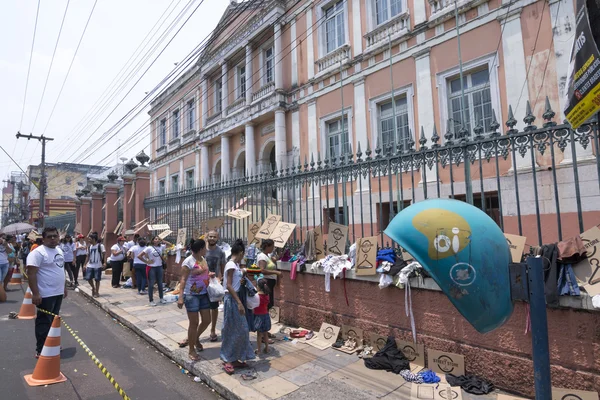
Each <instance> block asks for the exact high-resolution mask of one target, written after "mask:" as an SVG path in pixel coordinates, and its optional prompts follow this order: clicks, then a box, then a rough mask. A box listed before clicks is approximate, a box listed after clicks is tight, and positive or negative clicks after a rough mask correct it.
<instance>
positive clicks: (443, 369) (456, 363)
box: [427, 349, 465, 376]
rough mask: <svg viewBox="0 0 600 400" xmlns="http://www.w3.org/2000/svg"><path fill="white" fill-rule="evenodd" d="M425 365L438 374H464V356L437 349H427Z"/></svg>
mask: <svg viewBox="0 0 600 400" xmlns="http://www.w3.org/2000/svg"><path fill="white" fill-rule="evenodd" d="M427 366H428V367H429V369H431V370H432V371H433V372H437V373H440V374H452V375H456V376H459V375H464V374H465V357H464V356H461V355H459V354H454V353H448V352H445V351H438V350H431V349H430V350H427Z"/></svg>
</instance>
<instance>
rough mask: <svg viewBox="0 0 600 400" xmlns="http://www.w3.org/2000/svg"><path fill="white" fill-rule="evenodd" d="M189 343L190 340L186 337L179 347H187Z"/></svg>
mask: <svg viewBox="0 0 600 400" xmlns="http://www.w3.org/2000/svg"><path fill="white" fill-rule="evenodd" d="M187 345H188V340H187V339H185V340H184V341H183V342H179V347H180V348H184V347H187Z"/></svg>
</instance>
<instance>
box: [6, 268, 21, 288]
mask: <svg viewBox="0 0 600 400" xmlns="http://www.w3.org/2000/svg"><path fill="white" fill-rule="evenodd" d="M22 277H23V276H22V275H21V270H20V269H19V267H17V266H16V265H15V267H14V268H13V274H12V278H10V282H9V284H10V285H20V284H21V283H23V282H22V281H21V278H22Z"/></svg>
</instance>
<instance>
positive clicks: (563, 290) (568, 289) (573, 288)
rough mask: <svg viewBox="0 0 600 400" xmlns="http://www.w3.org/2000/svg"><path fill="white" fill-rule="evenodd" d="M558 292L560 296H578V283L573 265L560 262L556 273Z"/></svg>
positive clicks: (579, 293)
mask: <svg viewBox="0 0 600 400" xmlns="http://www.w3.org/2000/svg"><path fill="white" fill-rule="evenodd" d="M558 294H559V295H561V296H579V295H581V292H580V291H579V285H578V284H577V278H576V277H575V272H573V266H572V265H571V264H561V265H560V272H559V274H558Z"/></svg>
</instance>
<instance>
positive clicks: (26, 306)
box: [17, 286, 36, 319]
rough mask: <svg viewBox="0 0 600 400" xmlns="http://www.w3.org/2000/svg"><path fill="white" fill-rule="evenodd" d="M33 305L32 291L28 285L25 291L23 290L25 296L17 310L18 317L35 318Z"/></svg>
mask: <svg viewBox="0 0 600 400" xmlns="http://www.w3.org/2000/svg"><path fill="white" fill-rule="evenodd" d="M35 314H36V312H35V306H34V305H33V293H32V292H31V289H29V286H28V287H27V291H26V292H25V298H24V299H23V304H21V309H20V310H19V316H18V317H17V318H18V319H34V318H35Z"/></svg>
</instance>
